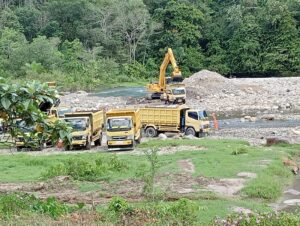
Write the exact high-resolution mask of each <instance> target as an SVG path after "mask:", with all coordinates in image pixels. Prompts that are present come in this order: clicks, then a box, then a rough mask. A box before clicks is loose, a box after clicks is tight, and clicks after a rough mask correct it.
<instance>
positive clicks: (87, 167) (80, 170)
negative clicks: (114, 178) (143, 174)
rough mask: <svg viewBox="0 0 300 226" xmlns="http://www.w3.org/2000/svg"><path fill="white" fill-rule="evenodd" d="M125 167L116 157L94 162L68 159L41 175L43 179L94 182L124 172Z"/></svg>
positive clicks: (104, 157)
mask: <svg viewBox="0 0 300 226" xmlns="http://www.w3.org/2000/svg"><path fill="white" fill-rule="evenodd" d="M126 168H127V165H126V164H125V163H124V162H122V161H121V160H119V159H118V157H117V156H116V155H110V156H108V155H107V156H105V155H103V156H101V157H99V158H97V159H96V160H91V161H88V160H83V159H77V158H73V159H69V160H68V161H66V162H64V163H60V164H57V165H55V166H52V167H50V168H49V169H48V170H47V171H46V172H44V173H43V177H44V178H53V177H56V176H63V175H68V176H71V177H72V178H73V179H75V180H87V181H95V180H100V179H107V178H109V173H111V172H120V171H122V170H125V169H126Z"/></svg>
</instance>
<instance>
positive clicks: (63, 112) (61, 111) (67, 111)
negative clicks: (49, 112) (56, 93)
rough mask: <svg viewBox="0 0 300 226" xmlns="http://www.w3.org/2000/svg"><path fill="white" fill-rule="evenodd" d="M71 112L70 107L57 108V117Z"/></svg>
mask: <svg viewBox="0 0 300 226" xmlns="http://www.w3.org/2000/svg"><path fill="white" fill-rule="evenodd" d="M71 112H72V111H71V109H70V108H64V109H58V117H59V118H63V117H65V114H66V113H71Z"/></svg>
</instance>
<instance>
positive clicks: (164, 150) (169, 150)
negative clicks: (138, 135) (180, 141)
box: [117, 145, 206, 155]
mask: <svg viewBox="0 0 300 226" xmlns="http://www.w3.org/2000/svg"><path fill="white" fill-rule="evenodd" d="M144 150H146V149H145V148H137V149H135V150H133V151H127V152H117V154H131V155H144ZM203 150H206V148H205V147H203V146H196V145H192V146H189V145H180V146H168V147H161V148H159V151H158V152H157V154H158V155H170V154H174V153H177V152H183V151H203Z"/></svg>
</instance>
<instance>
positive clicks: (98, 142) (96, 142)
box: [95, 137, 102, 146]
mask: <svg viewBox="0 0 300 226" xmlns="http://www.w3.org/2000/svg"><path fill="white" fill-rule="evenodd" d="M101 140H102V139H101V137H100V138H99V139H98V140H95V146H101Z"/></svg>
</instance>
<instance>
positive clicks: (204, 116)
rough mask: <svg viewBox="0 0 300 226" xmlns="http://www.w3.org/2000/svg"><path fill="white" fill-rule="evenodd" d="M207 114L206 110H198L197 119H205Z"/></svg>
mask: <svg viewBox="0 0 300 226" xmlns="http://www.w3.org/2000/svg"><path fill="white" fill-rule="evenodd" d="M207 117H208V116H207V113H206V111H199V119H200V120H201V119H206V118H207Z"/></svg>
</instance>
